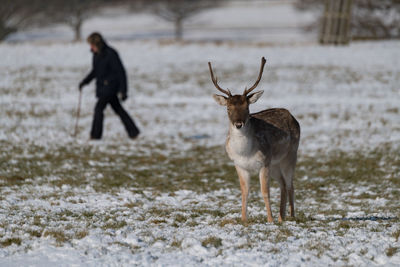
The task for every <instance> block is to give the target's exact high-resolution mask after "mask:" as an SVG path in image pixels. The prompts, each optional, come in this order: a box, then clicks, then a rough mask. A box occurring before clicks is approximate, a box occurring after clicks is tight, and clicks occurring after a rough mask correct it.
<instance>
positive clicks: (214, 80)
mask: <svg viewBox="0 0 400 267" xmlns="http://www.w3.org/2000/svg"><path fill="white" fill-rule="evenodd" d="M208 68H209V69H210V73H211V80H212V82H213V83H214V86H215V87H216V88H217V89H218V90H219V91H221V92H222V93H224V94H226V95H228V96H232V94H231V91H229V90H224V89H222V88H221V87H219V85H218V79H217V77H214V73H213V70H212V67H211V62H208Z"/></svg>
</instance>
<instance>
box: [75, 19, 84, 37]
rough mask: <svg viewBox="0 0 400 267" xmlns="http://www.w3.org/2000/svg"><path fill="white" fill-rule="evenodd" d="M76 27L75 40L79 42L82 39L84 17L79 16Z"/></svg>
mask: <svg viewBox="0 0 400 267" xmlns="http://www.w3.org/2000/svg"><path fill="white" fill-rule="evenodd" d="M73 27H74V41H75V42H78V41H81V40H82V19H81V18H78V20H77V21H76V23H75V25H74V26H73Z"/></svg>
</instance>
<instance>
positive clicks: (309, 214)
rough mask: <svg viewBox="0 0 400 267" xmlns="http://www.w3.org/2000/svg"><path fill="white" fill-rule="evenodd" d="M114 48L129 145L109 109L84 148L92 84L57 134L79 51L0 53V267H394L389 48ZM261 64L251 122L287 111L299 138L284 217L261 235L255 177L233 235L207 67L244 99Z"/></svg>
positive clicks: (79, 66) (234, 191)
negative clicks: (131, 123) (126, 91)
mask: <svg viewBox="0 0 400 267" xmlns="http://www.w3.org/2000/svg"><path fill="white" fill-rule="evenodd" d="M112 45H113V46H115V47H116V48H117V49H118V50H119V51H120V54H121V57H122V59H123V61H124V64H125V65H126V67H127V72H128V75H129V84H130V98H129V99H128V100H127V102H126V103H125V104H124V106H125V107H126V108H127V109H128V110H129V112H130V113H131V114H132V115H133V117H134V118H135V119H136V121H137V123H138V125H139V126H140V128H141V130H142V136H141V137H140V138H139V139H138V140H137V141H130V140H127V138H126V134H125V132H124V129H123V127H122V125H121V123H120V121H119V119H118V118H117V117H116V116H115V115H114V114H113V113H112V111H111V110H107V112H106V122H105V131H104V140H103V141H101V142H91V141H88V137H89V128H90V123H91V119H92V113H93V107H94V101H95V99H94V92H93V85H92V86H89V87H87V88H85V91H84V95H83V105H82V112H81V120H80V133H79V135H78V137H77V138H76V139H74V138H72V137H71V133H72V132H73V126H74V117H75V110H76V105H77V101H78V91H77V85H78V83H79V81H80V79H81V78H82V77H84V75H85V74H86V73H87V71H88V70H89V68H90V65H89V64H90V53H89V51H88V47H87V46H86V45H85V44H83V43H82V44H80V43H78V44H36V45H32V44H28V43H26V44H2V45H0V52H1V54H2V60H1V61H0V73H1V75H0V76H1V80H0V95H1V98H0V102H1V104H0V118H1V119H0V143H1V146H0V192H1V194H0V203H1V204H0V265H1V266H21V265H28V264H31V265H41V266H43V265H48V266H50V265H54V264H57V265H89V266H98V265H132V264H137V265H173V266H177V265H178V266H179V265H181V266H190V265H234V266H236V265H237V266H243V265H251V266H254V265H269V266H277V265H284V266H299V265H300V266H310V265H317V266H329V265H335V266H336V265H339V266H343V265H357V266H359V265H387V266H396V265H399V264H400V241H399V236H400V219H399V218H400V213H399V209H398V208H399V206H398V203H399V201H400V188H399V186H400V93H399V92H400V90H399V89H400V88H399V84H400V71H399V70H400V62H399V58H400V43H399V42H397V41H392V42H376V43H362V44H361V43H360V44H358V43H354V44H352V45H351V46H349V47H319V46H313V45H304V46H291V45H287V46H280V47H278V46H250V45H214V44H203V45H201V44H189V45H180V44H171V45H165V44H160V43H157V42H122V41H121V42H113V43H112ZM261 56H265V57H266V58H267V67H266V71H265V73H264V77H263V80H262V82H261V83H260V85H259V89H262V90H264V91H265V93H264V95H263V96H262V98H261V99H260V100H259V102H257V103H256V104H255V105H254V106H253V107H252V108H251V110H252V111H259V110H261V109H264V108H270V107H285V108H287V109H289V110H290V111H291V112H292V113H293V115H294V116H295V117H296V118H298V120H299V122H300V124H301V127H302V140H301V145H300V151H299V163H298V168H297V175H296V181H295V187H296V211H297V218H296V219H295V220H289V221H286V222H284V223H282V224H278V223H277V222H275V223H273V224H269V223H267V222H266V212H265V211H264V207H263V206H264V205H263V202H262V199H261V196H260V193H259V186H258V184H257V180H258V179H255V178H254V181H253V183H252V191H251V195H250V203H249V218H250V221H249V223H248V224H246V225H244V224H242V223H241V222H240V189H239V183H238V181H237V177H236V174H235V172H234V168H233V166H232V164H231V162H230V161H229V160H228V158H227V156H226V155H225V152H224V149H223V143H224V140H225V135H226V131H227V118H226V111H225V110H224V109H223V108H222V107H220V106H218V105H217V104H216V103H214V102H213V99H212V97H211V94H212V93H214V92H215V91H216V90H215V88H214V87H213V85H212V83H211V82H210V78H209V73H208V69H207V61H212V62H213V66H214V68H215V71H216V73H217V74H218V77H219V80H220V85H221V86H223V87H228V88H230V89H231V90H232V91H234V92H242V90H243V89H244V87H245V86H248V85H250V84H252V83H253V82H254V80H255V78H256V76H257V72H258V69H259V64H260V58H261ZM272 186H273V188H272V202H273V212H274V215H275V218H276V215H277V212H278V200H279V190H278V189H277V184H276V183H273V184H272Z"/></svg>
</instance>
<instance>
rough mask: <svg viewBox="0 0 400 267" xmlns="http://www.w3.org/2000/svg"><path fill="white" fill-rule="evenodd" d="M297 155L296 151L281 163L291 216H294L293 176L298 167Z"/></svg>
mask: <svg viewBox="0 0 400 267" xmlns="http://www.w3.org/2000/svg"><path fill="white" fill-rule="evenodd" d="M296 161H297V155H296V154H295V153H292V154H289V155H287V156H286V158H284V159H283V160H282V161H281V163H280V168H281V173H282V176H283V180H284V182H285V185H286V191H287V194H288V196H289V206H290V216H291V217H294V216H295V212H294V187H293V177H294V171H295V167H296Z"/></svg>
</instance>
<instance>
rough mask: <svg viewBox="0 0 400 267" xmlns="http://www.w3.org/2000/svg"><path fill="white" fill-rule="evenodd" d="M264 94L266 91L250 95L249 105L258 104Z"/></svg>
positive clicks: (248, 97)
mask: <svg viewBox="0 0 400 267" xmlns="http://www.w3.org/2000/svg"><path fill="white" fill-rule="evenodd" d="M263 93H264V91H258V92H255V93H252V94H250V95H248V96H247V99H248V100H249V104H253V103H256V102H257V100H258V99H259V98H260V97H261V96H262V94H263Z"/></svg>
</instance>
